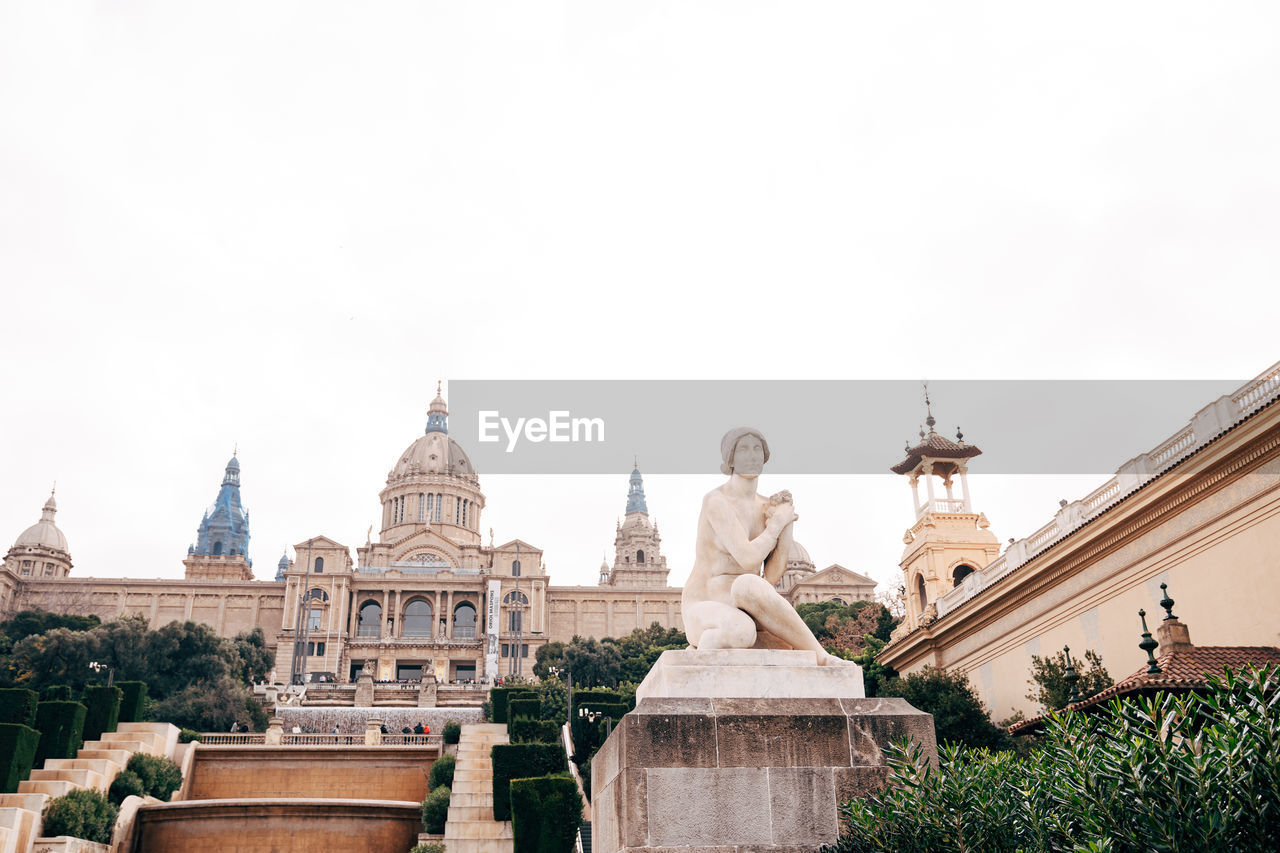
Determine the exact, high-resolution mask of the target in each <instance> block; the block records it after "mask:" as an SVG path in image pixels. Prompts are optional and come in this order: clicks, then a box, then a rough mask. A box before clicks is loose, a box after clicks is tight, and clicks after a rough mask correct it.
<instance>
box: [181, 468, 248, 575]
mask: <svg viewBox="0 0 1280 853" xmlns="http://www.w3.org/2000/svg"><path fill="white" fill-rule="evenodd" d="M189 553H193V554H202V555H226V556H241V557H244V558H245V560H246V562H248V563H249V565H251V566H252V565H253V561H252V560H250V559H249V513H247V512H245V510H244V506H243V505H241V503H240V461H239V460H238V459H236V458H235V457H234V456H232V457H231V461H230V462H228V463H227V472H226V475H225V476H223V478H222V488H221V489H219V490H218V498H217V500H215V501H214V502H213V506H212V507H210V508H209V509H208V510H206V511H205V514H204V518H203V519H202V520H201V521H200V526H199V527H198V528H197V530H196V544H195V545H194V546H193V547H192V549H191V551H190V552H189Z"/></svg>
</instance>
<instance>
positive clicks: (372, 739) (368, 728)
mask: <svg viewBox="0 0 1280 853" xmlns="http://www.w3.org/2000/svg"><path fill="white" fill-rule="evenodd" d="M364 745H365V746H382V720H380V719H378V718H377V717H369V718H367V719H366V720H365V721H364Z"/></svg>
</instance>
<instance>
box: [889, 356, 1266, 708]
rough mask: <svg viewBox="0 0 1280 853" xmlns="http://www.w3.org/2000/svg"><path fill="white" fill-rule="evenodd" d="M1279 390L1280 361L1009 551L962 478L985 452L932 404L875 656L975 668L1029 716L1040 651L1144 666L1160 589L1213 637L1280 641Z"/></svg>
mask: <svg viewBox="0 0 1280 853" xmlns="http://www.w3.org/2000/svg"><path fill="white" fill-rule="evenodd" d="M1278 400H1280V364H1277V365H1275V366H1273V367H1271V368H1269V369H1267V370H1266V371H1264V372H1263V373H1262V374H1261V375H1259V376H1257V377H1256V378H1254V379H1253V380H1251V381H1249V382H1247V383H1245V384H1244V385H1242V386H1240V387H1239V388H1237V389H1236V390H1235V391H1233V392H1232V393H1230V394H1227V395H1225V396H1223V397H1221V398H1219V399H1217V400H1214V401H1212V402H1209V403H1208V404H1207V405H1206V406H1204V408H1202V409H1200V411H1198V412H1195V413H1194V414H1193V415H1192V416H1191V418H1190V420H1189V422H1188V423H1187V424H1186V426H1184V427H1183V428H1182V429H1180V430H1178V431H1177V432H1176V433H1174V434H1173V435H1171V436H1169V437H1168V438H1167V439H1166V440H1165V441H1163V442H1161V443H1160V444H1159V445H1157V446H1156V447H1154V448H1152V449H1151V450H1150V451H1149V452H1147V453H1143V454H1141V455H1140V456H1138V457H1136V458H1134V459H1130V460H1129V461H1127V462H1125V463H1124V464H1122V465H1120V466H1119V468H1118V470H1117V471H1116V474H1115V476H1114V477H1112V478H1111V479H1109V480H1107V481H1106V482H1105V483H1102V484H1100V485H1099V486H1098V487H1097V488H1096V489H1094V490H1093V491H1092V492H1090V493H1089V494H1087V495H1085V496H1084V497H1082V498H1080V499H1078V500H1075V501H1066V500H1064V501H1062V502H1061V505H1060V506H1059V508H1058V511H1057V513H1056V514H1055V515H1054V517H1053V518H1052V519H1050V520H1049V521H1048V523H1046V524H1045V525H1044V526H1043V527H1041V528H1040V529H1038V530H1036V531H1034V532H1033V533H1031V534H1030V535H1029V536H1026V537H1024V538H1022V539H1010V540H1009V541H1008V543H1007V544H1006V545H1005V546H1001V545H1000V543H999V540H998V539H997V538H996V536H995V534H994V533H992V532H991V530H990V529H989V524H988V522H987V518H986V516H985V515H983V514H982V513H981V512H975V511H974V507H973V505H972V503H971V499H970V495H969V489H968V483H967V476H966V475H967V471H968V467H969V465H970V463H973V464H975V465H976V464H979V463H978V461H977V460H976V457H978V456H979V455H980V453H981V451H980V450H979V449H978V448H977V447H975V446H973V445H971V444H966V443H965V442H964V439H963V436H959V435H958V436H957V440H956V441H951V440H950V439H947V438H945V437H943V436H941V435H939V434H938V433H937V432H936V431H935V430H934V425H935V423H936V421H934V419H933V417H932V413H930V415H929V419H928V420H927V421H926V423H927V424H928V427H929V429H928V432H927V433H924V434H922V436H921V441H920V443H919V444H917V445H916V446H914V447H908V448H907V451H906V458H905V459H904V460H903V461H901V462H899V463H898V464H896V465H894V466H893V467H892V469H891V470H892V471H893V472H894V473H896V474H900V475H902V476H904V477H906V478H907V482H908V484H909V485H910V486H911V489H912V495H913V498H912V506H913V508H914V518H913V519H911V526H910V527H908V528H907V530H906V533H905V534H904V535H903V543H904V546H905V547H904V548H903V553H902V559H901V564H900V565H901V569H902V584H903V589H904V605H905V610H906V618H905V619H904V620H903V622H902V623H901V624H900V625H899V626H898V628H897V629H896V630H895V631H894V634H893V637H892V639H891V642H890V644H889V645H888V646H887V647H886V648H885V649H884V651H883V652H881V654H880V656H879V660H880V661H881V662H882V663H885V664H887V665H889V666H892V667H893V668H894V669H896V670H898V671H899V672H901V673H909V672H915V671H918V670H920V669H923V668H924V667H926V666H933V667H939V668H943V669H947V670H952V671H961V672H965V673H967V674H968V676H969V680H970V682H971V683H972V684H973V685H974V687H975V688H977V691H978V693H979V695H980V696H981V697H982V699H983V701H984V702H985V704H986V706H987V709H988V710H989V711H990V712H991V715H992V716H993V717H994V718H995V719H997V720H1001V719H1005V718H1007V717H1009V716H1011V715H1012V714H1014V713H1015V712H1018V711H1021V712H1024V713H1027V714H1028V715H1030V714H1034V713H1035V712H1036V711H1037V708H1036V707H1035V706H1034V703H1033V702H1032V701H1031V700H1029V699H1028V698H1027V695H1026V694H1027V693H1028V691H1029V685H1028V679H1029V677H1030V671H1031V658H1032V656H1033V655H1038V656H1042V657H1049V656H1052V655H1053V654H1054V653H1055V652H1057V651H1058V650H1059V649H1062V648H1063V646H1069V647H1070V648H1071V650H1072V652H1073V653H1074V654H1075V656H1076V657H1077V658H1082V657H1083V655H1084V652H1085V650H1092V651H1095V652H1097V653H1099V654H1100V655H1101V656H1102V661H1103V665H1104V666H1106V667H1107V669H1108V670H1109V671H1110V672H1111V673H1112V674H1113V675H1122V674H1124V673H1127V672H1130V671H1131V670H1133V669H1134V668H1135V667H1137V666H1138V665H1139V664H1140V663H1142V662H1143V661H1144V660H1145V655H1144V654H1143V653H1142V652H1141V651H1140V650H1139V649H1138V646H1137V637H1138V635H1139V634H1138V632H1139V630H1140V628H1139V616H1138V611H1139V610H1142V609H1145V610H1146V611H1147V612H1149V613H1150V612H1154V611H1155V608H1156V606H1157V604H1158V602H1160V601H1161V599H1163V598H1164V597H1165V596H1164V595H1163V594H1162V591H1161V588H1160V585H1161V584H1167V585H1168V588H1169V589H1172V590H1176V591H1177V592H1178V600H1179V602H1180V608H1179V609H1180V610H1182V615H1183V616H1184V617H1186V618H1187V621H1188V622H1189V623H1191V624H1194V625H1195V626H1196V632H1197V635H1198V637H1199V638H1200V641H1201V642H1202V643H1204V644H1205V645H1206V646H1260V647H1271V646H1277V645H1280V642H1277V641H1278V640H1280V620H1277V618H1276V615H1275V607H1274V605H1273V602H1274V601H1276V600H1277V598H1280V571H1277V569H1276V555H1277V554H1280V405H1277V401H1278ZM921 481H923V482H924V485H925V488H926V495H925V497H924V499H921V496H920V494H919V487H920V485H921ZM957 481H958V483H959V486H960V494H959V495H958V496H957V495H956V494H955V486H956V484H957ZM943 494H945V497H944V496H942V495H943ZM1161 654H1163V652H1161Z"/></svg>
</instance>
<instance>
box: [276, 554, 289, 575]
mask: <svg viewBox="0 0 1280 853" xmlns="http://www.w3.org/2000/svg"><path fill="white" fill-rule="evenodd" d="M276 566H277V567H279V568H280V569H283V570H285V571H287V570H288V569H289V555H288V554H281V555H280V562H279V563H276Z"/></svg>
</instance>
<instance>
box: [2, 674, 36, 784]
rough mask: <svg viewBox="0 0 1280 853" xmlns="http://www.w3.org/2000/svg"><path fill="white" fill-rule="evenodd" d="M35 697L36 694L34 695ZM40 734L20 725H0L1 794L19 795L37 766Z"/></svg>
mask: <svg viewBox="0 0 1280 853" xmlns="http://www.w3.org/2000/svg"><path fill="white" fill-rule="evenodd" d="M33 695H34V694H33ZM39 743H40V732H38V731H36V730H35V729H33V728H31V727H30V726H24V725H20V724H18V723H0V794H13V793H17V790H18V783H19V782H21V781H23V780H25V779H26V778H27V777H28V776H30V775H31V768H32V767H33V766H35V761H36V749H37V747H38V745H39Z"/></svg>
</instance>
